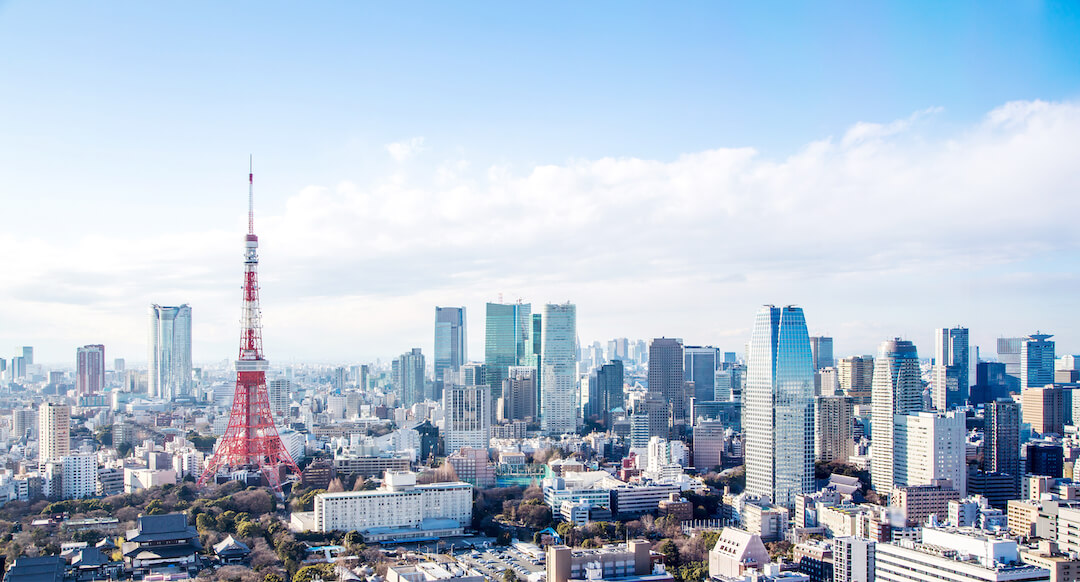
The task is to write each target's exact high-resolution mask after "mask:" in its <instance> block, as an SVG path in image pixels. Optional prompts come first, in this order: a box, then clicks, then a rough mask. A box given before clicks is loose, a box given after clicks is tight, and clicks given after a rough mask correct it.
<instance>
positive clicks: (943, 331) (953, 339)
mask: <svg viewBox="0 0 1080 582" xmlns="http://www.w3.org/2000/svg"><path fill="white" fill-rule="evenodd" d="M970 366H971V362H970V359H969V352H968V329H967V328H966V327H953V328H939V329H937V330H935V331H934V375H933V380H934V386H933V389H934V391H933V394H932V396H933V401H934V408H935V409H937V410H939V411H945V410H950V409H952V408H956V407H957V406H962V405H964V404H966V403H967V399H968V390H969V389H970V387H971V383H970V381H969V380H970Z"/></svg>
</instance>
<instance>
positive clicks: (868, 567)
mask: <svg viewBox="0 0 1080 582" xmlns="http://www.w3.org/2000/svg"><path fill="white" fill-rule="evenodd" d="M876 546H877V542H874V541H873V540H868V539H866V538H858V537H854V536H842V537H838V538H834V539H833V580H834V582H874V575H875V569H876V564H875V560H874V555H875V551H876Z"/></svg>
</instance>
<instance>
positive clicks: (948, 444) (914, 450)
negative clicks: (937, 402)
mask: <svg viewBox="0 0 1080 582" xmlns="http://www.w3.org/2000/svg"><path fill="white" fill-rule="evenodd" d="M965 419H966V417H965V415H964V413H963V412H962V411H955V410H954V411H950V412H945V413H932V412H920V413H918V414H897V415H896V416H895V417H893V433H894V437H893V450H894V451H895V453H894V455H895V457H894V459H895V460H894V463H895V467H894V469H893V483H894V484H895V485H896V486H904V485H928V484H934V483H937V482H938V481H940V480H948V481H949V483H951V484H952V488H953V489H955V490H956V491H958V492H959V494H960V497H964V496H966V495H967V474H968V468H967V464H966V462H965V454H964V452H965V450H966V444H965V443H966V440H965V437H966V435H967V431H966V426H965ZM875 430H876V428H875ZM875 462H876V459H875Z"/></svg>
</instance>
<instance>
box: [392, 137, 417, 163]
mask: <svg viewBox="0 0 1080 582" xmlns="http://www.w3.org/2000/svg"><path fill="white" fill-rule="evenodd" d="M424 149H425V147H424V138H423V137H413V138H409V139H406V140H402V141H396V142H394V143H389V144H386V151H387V152H389V153H390V157H392V158H394V160H396V161H398V162H404V161H405V160H407V159H409V158H411V157H413V156H415V155H416V154H418V153H420V152H422V151H424Z"/></svg>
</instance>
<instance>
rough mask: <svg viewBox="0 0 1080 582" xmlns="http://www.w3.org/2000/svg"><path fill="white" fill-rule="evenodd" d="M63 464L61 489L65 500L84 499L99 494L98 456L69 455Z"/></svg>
mask: <svg viewBox="0 0 1080 582" xmlns="http://www.w3.org/2000/svg"><path fill="white" fill-rule="evenodd" d="M63 463H64V478H63V485H62V487H61V489H62V491H63V497H64V499H82V498H84V497H93V496H94V495H96V494H97V485H98V470H97V456H96V455H68V456H66V457H64V459H63Z"/></svg>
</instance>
